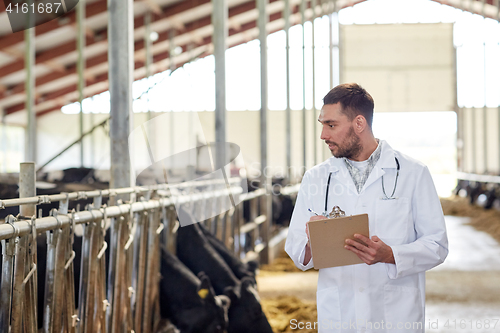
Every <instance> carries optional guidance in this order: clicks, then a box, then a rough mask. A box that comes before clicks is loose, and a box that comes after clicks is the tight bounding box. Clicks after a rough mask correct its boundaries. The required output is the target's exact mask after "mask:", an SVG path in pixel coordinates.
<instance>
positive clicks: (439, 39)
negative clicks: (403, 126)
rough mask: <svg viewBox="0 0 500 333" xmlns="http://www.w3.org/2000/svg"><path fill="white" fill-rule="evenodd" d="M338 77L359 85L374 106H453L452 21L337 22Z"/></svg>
mask: <svg viewBox="0 0 500 333" xmlns="http://www.w3.org/2000/svg"><path fill="white" fill-rule="evenodd" d="M341 33H342V38H343V41H344V44H343V49H342V56H343V68H342V69H341V70H343V71H344V72H343V79H344V82H357V83H359V84H361V85H362V86H363V87H364V88H365V89H366V90H367V91H368V92H369V93H370V94H371V95H372V96H373V98H374V100H375V111H376V112H387V111H397V112H402V111H450V110H453V109H454V105H455V103H454V56H455V52H454V48H453V43H452V41H453V26H452V24H445V23H439V24H381V25H346V26H342V27H341Z"/></svg>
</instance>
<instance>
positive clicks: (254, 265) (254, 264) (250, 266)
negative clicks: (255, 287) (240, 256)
mask: <svg viewBox="0 0 500 333" xmlns="http://www.w3.org/2000/svg"><path fill="white" fill-rule="evenodd" d="M257 268H259V263H258V262H257V261H256V260H250V261H249V262H247V269H248V270H249V271H250V272H251V273H253V275H255V272H256V271H257Z"/></svg>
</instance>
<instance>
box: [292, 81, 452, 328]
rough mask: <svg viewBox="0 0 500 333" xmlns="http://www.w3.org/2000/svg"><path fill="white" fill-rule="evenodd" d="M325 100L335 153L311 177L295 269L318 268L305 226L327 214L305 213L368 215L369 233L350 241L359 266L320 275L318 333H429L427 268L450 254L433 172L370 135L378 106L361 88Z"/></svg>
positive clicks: (336, 91) (297, 225)
mask: <svg viewBox="0 0 500 333" xmlns="http://www.w3.org/2000/svg"><path fill="white" fill-rule="evenodd" d="M323 102H324V106H323V108H322V109H321V113H320V115H319V118H318V121H319V122H320V123H321V124H322V126H323V129H322V132H321V139H322V140H324V141H325V143H326V144H327V145H328V148H329V149H330V151H331V152H332V155H333V157H331V158H329V159H328V160H326V161H325V162H323V163H321V164H319V165H316V166H315V167H313V168H312V169H310V170H308V171H307V172H306V173H305V175H304V177H303V179H302V183H301V186H300V190H299V193H298V196H297V202H296V204H295V208H294V211H293V215H292V220H291V223H290V228H289V232H288V237H287V240H286V245H285V250H286V252H287V253H288V255H289V256H290V257H291V258H292V259H293V261H294V262H295V265H296V266H297V267H298V268H300V269H302V270H304V271H305V270H307V269H310V268H312V267H313V266H314V264H313V258H311V250H310V247H309V235H308V233H307V228H306V225H307V223H308V222H309V221H313V220H317V219H321V218H324V217H321V216H313V215H314V214H312V213H310V212H309V211H308V209H312V210H313V211H315V212H322V213H329V212H330V211H331V210H332V208H333V207H334V206H339V207H340V208H341V209H342V210H343V211H345V214H346V215H357V214H365V213H366V214H368V219H369V230H370V235H358V234H356V235H355V239H356V240H358V239H359V240H360V241H362V242H363V243H364V244H366V246H365V245H363V244H362V243H361V242H357V241H353V240H346V244H345V250H346V251H352V252H354V253H355V254H356V255H357V256H358V257H359V258H360V259H361V260H362V261H363V262H364V263H363V264H357V265H349V266H342V267H332V268H324V269H320V270H319V278H318V290H317V307H318V321H317V322H316V323H314V325H316V328H317V329H318V331H319V332H320V333H323V332H424V330H425V321H424V307H425V271H426V270H428V269H431V268H433V267H435V266H437V265H439V264H441V263H442V262H443V261H444V260H445V258H446V256H447V254H448V239H447V236H446V227H445V223H444V217H443V212H442V209H441V205H440V202H439V198H438V196H437V193H436V190H435V187H434V183H433V181H432V178H431V175H430V173H429V170H428V169H427V167H426V166H425V165H423V164H422V163H420V162H418V161H416V160H414V159H412V158H411V157H409V156H406V155H404V154H402V153H400V152H398V151H395V150H393V149H392V148H391V147H390V146H389V144H388V143H387V142H385V141H383V140H378V139H376V138H375V137H374V136H373V133H372V128H371V126H372V119H373V108H374V103H373V99H372V97H371V96H370V94H368V93H367V92H366V90H364V89H363V88H362V87H361V86H359V85H357V84H355V83H349V84H342V85H339V86H337V87H335V88H333V89H332V90H331V91H330V92H329V93H328V94H327V95H326V96H325V97H324V99H323ZM332 255H335V254H334V253H332Z"/></svg>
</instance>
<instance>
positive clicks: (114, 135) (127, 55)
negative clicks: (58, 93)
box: [108, 0, 134, 199]
mask: <svg viewBox="0 0 500 333" xmlns="http://www.w3.org/2000/svg"><path fill="white" fill-rule="evenodd" d="M133 9H134V7H133V3H132V0H108V13H109V22H108V32H109V39H108V40H109V51H108V59H109V92H110V102H111V120H110V136H111V140H110V141H111V148H110V150H111V181H110V184H109V185H110V188H120V187H129V186H132V185H133V183H134V181H133V179H132V173H131V170H130V169H131V165H130V152H129V145H128V136H129V133H130V132H131V127H132V123H133V118H132V117H133V113H132V81H133V66H134V53H133V46H134V43H133V29H134V21H133ZM131 148H132V147H131ZM125 199H126V198H125Z"/></svg>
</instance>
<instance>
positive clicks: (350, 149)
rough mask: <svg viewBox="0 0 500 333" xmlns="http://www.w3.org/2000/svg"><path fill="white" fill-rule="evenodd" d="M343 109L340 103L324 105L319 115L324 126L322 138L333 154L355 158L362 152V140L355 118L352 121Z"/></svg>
mask: <svg viewBox="0 0 500 333" xmlns="http://www.w3.org/2000/svg"><path fill="white" fill-rule="evenodd" d="M341 110H342V106H341V105H340V103H337V104H325V105H324V106H323V108H322V109H321V113H320V114H319V117H318V121H319V122H320V123H321V125H322V126H323V129H322V131H321V140H325V143H326V144H327V145H328V148H329V149H330V151H331V152H332V155H333V156H335V157H337V158H338V157H346V158H348V159H354V158H356V157H357V156H358V155H359V153H360V152H361V149H362V146H361V142H360V139H359V137H358V136H357V135H356V133H355V131H354V120H353V121H350V120H349V118H348V117H347V116H346V115H345V114H344V113H342V111H341Z"/></svg>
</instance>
